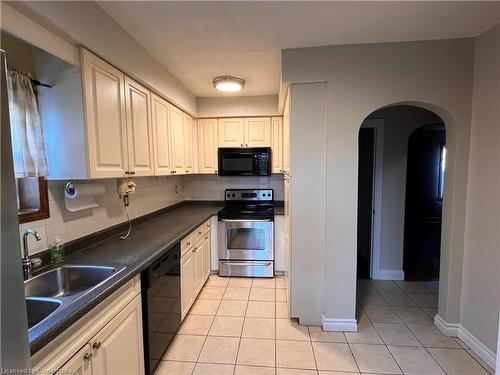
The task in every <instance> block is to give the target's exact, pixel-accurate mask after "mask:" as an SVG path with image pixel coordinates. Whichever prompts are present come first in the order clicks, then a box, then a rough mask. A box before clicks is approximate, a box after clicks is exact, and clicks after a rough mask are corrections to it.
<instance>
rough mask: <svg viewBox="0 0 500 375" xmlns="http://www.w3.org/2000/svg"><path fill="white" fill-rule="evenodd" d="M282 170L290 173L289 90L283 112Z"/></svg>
mask: <svg viewBox="0 0 500 375" xmlns="http://www.w3.org/2000/svg"><path fill="white" fill-rule="evenodd" d="M283 170H284V171H285V172H286V173H288V174H290V92H288V95H287V97H286V99H285V108H284V112H283Z"/></svg>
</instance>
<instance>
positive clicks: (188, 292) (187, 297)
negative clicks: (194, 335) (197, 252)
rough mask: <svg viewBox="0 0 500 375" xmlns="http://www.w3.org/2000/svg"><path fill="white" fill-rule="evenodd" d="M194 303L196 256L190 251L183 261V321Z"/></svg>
mask: <svg viewBox="0 0 500 375" xmlns="http://www.w3.org/2000/svg"><path fill="white" fill-rule="evenodd" d="M193 301H194V254H193V252H192V251H191V250H189V251H188V252H187V253H186V254H185V255H184V256H183V257H182V259H181V306H182V311H181V315H182V319H184V317H185V316H186V314H187V312H188V311H189V309H190V308H191V305H192V304H193Z"/></svg>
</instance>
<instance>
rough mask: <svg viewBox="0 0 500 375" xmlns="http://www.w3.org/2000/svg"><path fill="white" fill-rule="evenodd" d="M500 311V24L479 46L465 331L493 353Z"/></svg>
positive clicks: (464, 290) (469, 196)
mask: <svg viewBox="0 0 500 375" xmlns="http://www.w3.org/2000/svg"><path fill="white" fill-rule="evenodd" d="M499 307H500V24H499V25H497V26H495V27H494V28H492V29H490V30H489V31H488V32H486V33H484V34H483V35H481V36H479V37H478V38H477V41H476V61H475V69H474V94H473V101H472V129H471V145H470V161H469V179H468V185H467V214H466V225H465V249H464V270H463V282H462V308H461V315H460V320H461V325H462V326H463V327H464V328H465V329H467V330H468V331H469V332H470V333H472V334H473V335H474V336H476V337H477V338H478V339H479V340H480V341H481V342H483V343H484V344H485V345H486V346H487V347H488V348H489V349H490V350H491V351H492V352H495V351H496V350H497V349H496V348H497V334H498V328H497V327H498V312H499Z"/></svg>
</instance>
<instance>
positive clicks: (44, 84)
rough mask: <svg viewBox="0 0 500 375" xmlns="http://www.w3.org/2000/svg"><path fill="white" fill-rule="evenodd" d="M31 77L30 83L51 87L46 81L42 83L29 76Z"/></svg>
mask: <svg viewBox="0 0 500 375" xmlns="http://www.w3.org/2000/svg"><path fill="white" fill-rule="evenodd" d="M30 79H31V83H32V84H33V85H35V86H43V87H48V88H52V86H51V85H47V84H46V83H42V82H40V81H38V80H36V79H33V78H30Z"/></svg>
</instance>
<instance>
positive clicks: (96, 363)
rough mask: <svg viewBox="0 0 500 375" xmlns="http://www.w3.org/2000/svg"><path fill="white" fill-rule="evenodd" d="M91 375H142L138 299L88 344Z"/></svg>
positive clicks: (142, 360) (140, 320) (141, 343)
mask: <svg viewBox="0 0 500 375" xmlns="http://www.w3.org/2000/svg"><path fill="white" fill-rule="evenodd" d="M90 346H91V348H92V353H93V355H92V375H115V374H116V375H118V374H121V375H126V374H130V375H141V374H144V351H143V342H142V311H141V296H137V297H135V299H134V300H133V301H132V302H131V303H130V304H128V305H127V307H126V308H125V309H123V310H122V311H121V312H120V313H119V314H118V315H117V316H116V317H115V318H113V320H112V321H111V322H109V323H108V324H107V325H106V326H105V327H104V328H103V329H102V330H101V331H100V332H99V333H98V334H97V335H95V336H94V338H93V339H92V340H91V341H90Z"/></svg>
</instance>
